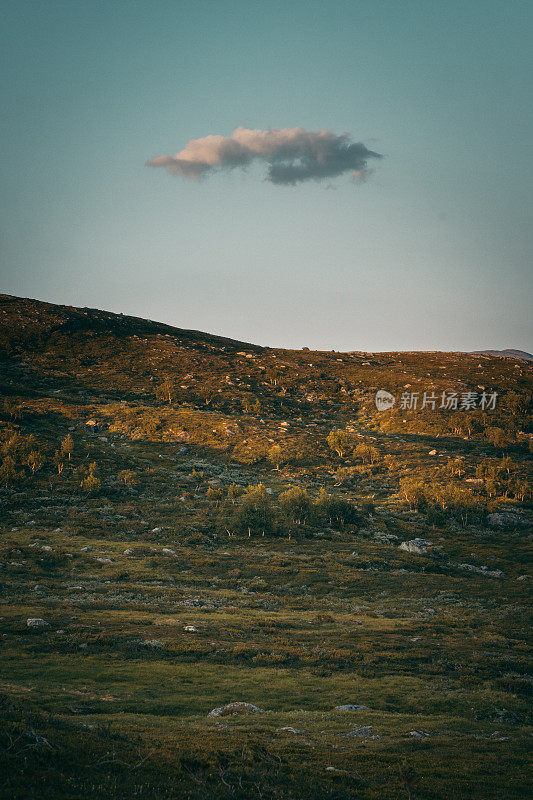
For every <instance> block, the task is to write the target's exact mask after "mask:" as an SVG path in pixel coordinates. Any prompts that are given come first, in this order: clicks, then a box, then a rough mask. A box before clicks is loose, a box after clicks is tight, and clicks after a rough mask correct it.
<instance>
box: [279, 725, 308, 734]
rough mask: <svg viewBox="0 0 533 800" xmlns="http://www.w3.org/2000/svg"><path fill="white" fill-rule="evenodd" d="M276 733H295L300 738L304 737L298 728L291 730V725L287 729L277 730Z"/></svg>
mask: <svg viewBox="0 0 533 800" xmlns="http://www.w3.org/2000/svg"><path fill="white" fill-rule="evenodd" d="M276 733H295V734H298V735H299V736H301V735H303V731H299V730H297V729H296V728H291V726H290V725H288V726H287V727H286V728H276Z"/></svg>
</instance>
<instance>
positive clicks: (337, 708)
mask: <svg viewBox="0 0 533 800" xmlns="http://www.w3.org/2000/svg"><path fill="white" fill-rule="evenodd" d="M334 710H335V711H370V708H369V707H368V706H354V705H351V703H348V704H347V705H344V706H335V709H334Z"/></svg>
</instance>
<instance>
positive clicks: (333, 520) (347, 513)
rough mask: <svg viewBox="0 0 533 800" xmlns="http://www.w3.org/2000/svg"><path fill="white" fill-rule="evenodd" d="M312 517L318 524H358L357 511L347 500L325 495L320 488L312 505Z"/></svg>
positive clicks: (324, 491)
mask: <svg viewBox="0 0 533 800" xmlns="http://www.w3.org/2000/svg"><path fill="white" fill-rule="evenodd" d="M313 516H314V519H315V520H316V521H317V522H318V523H325V524H327V525H341V526H343V525H346V524H355V523H357V522H359V515H358V513H357V509H356V508H355V506H353V505H352V504H351V503H350V502H348V500H345V499H344V498H342V497H338V496H336V495H329V494H327V492H326V490H325V489H324V488H322V489H321V490H320V494H319V495H318V497H317V499H316V500H315V502H314V503H313Z"/></svg>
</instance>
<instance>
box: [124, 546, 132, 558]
mask: <svg viewBox="0 0 533 800" xmlns="http://www.w3.org/2000/svg"><path fill="white" fill-rule="evenodd" d="M124 555H125V556H132V555H133V549H132V548H131V547H126V549H125V550H124Z"/></svg>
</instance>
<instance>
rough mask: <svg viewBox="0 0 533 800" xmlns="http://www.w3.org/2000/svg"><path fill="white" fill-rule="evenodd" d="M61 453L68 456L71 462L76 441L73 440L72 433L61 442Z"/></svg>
mask: <svg viewBox="0 0 533 800" xmlns="http://www.w3.org/2000/svg"><path fill="white" fill-rule="evenodd" d="M61 452H62V453H63V455H65V456H68V460H69V461H70V457H71V455H72V453H73V452H74V439H73V438H72V436H71V435H70V433H68V434H67V435H66V437H65V438H64V439H63V441H62V442H61Z"/></svg>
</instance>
